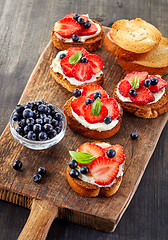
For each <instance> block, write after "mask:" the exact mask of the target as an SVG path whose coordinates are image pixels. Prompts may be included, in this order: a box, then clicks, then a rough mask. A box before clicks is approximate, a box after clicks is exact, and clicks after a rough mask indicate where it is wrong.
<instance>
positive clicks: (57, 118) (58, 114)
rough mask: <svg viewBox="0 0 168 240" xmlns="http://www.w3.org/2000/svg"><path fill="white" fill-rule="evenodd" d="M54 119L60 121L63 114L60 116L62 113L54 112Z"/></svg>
mask: <svg viewBox="0 0 168 240" xmlns="http://www.w3.org/2000/svg"><path fill="white" fill-rule="evenodd" d="M54 118H55V119H56V120H58V121H62V120H63V116H62V114H61V113H58V112H57V113H56V114H55V117H54Z"/></svg>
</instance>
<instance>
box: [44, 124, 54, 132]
mask: <svg viewBox="0 0 168 240" xmlns="http://www.w3.org/2000/svg"><path fill="white" fill-rule="evenodd" d="M43 128H44V130H45V131H46V132H52V130H53V126H52V125H51V124H49V123H46V124H44V126H43Z"/></svg>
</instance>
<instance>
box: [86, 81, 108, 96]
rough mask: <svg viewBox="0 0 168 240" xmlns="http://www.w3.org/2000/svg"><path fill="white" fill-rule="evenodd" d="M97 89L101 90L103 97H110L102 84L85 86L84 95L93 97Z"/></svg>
mask: <svg viewBox="0 0 168 240" xmlns="http://www.w3.org/2000/svg"><path fill="white" fill-rule="evenodd" d="M95 91H100V93H101V99H102V98H108V95H107V93H106V91H105V90H104V89H103V88H102V87H101V86H100V85H94V84H88V85H86V86H84V87H83V91H82V96H86V97H87V98H92V99H93V93H94V92H95Z"/></svg>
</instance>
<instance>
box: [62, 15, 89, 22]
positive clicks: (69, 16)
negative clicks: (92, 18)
mask: <svg viewBox="0 0 168 240" xmlns="http://www.w3.org/2000/svg"><path fill="white" fill-rule="evenodd" d="M75 14H76V13H70V14H68V15H66V16H65V17H64V18H73V16H74V15H75ZM79 15H80V14H79ZM80 17H82V18H83V19H84V20H85V22H86V21H88V17H87V16H83V15H80Z"/></svg>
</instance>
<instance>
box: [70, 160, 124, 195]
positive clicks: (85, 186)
mask: <svg viewBox="0 0 168 240" xmlns="http://www.w3.org/2000/svg"><path fill="white" fill-rule="evenodd" d="M124 164H125V161H124V162H123V171H124ZM70 170H71V169H70V168H69V166H68V167H67V170H66V177H67V181H68V183H69V185H70V186H71V188H72V189H73V190H74V191H75V192H77V193H79V194H80V195H82V196H85V197H97V196H98V195H101V196H104V197H110V196H112V195H114V194H115V193H116V192H117V191H118V189H119V187H120V184H121V182H122V176H120V177H118V178H116V182H115V183H114V184H113V185H112V186H111V187H98V186H96V185H94V184H91V183H87V182H84V181H82V180H81V179H79V178H71V177H70V175H69V172H70Z"/></svg>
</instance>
